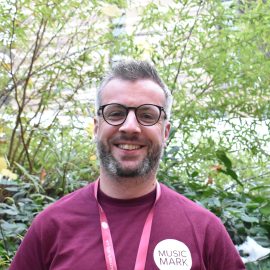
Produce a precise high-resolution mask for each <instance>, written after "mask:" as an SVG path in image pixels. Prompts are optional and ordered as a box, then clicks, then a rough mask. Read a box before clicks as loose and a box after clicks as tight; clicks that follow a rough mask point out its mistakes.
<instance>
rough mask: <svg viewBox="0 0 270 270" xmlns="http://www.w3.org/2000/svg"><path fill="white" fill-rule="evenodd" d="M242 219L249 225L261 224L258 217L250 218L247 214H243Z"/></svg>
mask: <svg viewBox="0 0 270 270" xmlns="http://www.w3.org/2000/svg"><path fill="white" fill-rule="evenodd" d="M241 219H242V220H243V221H245V222H248V223H259V219H258V218H256V217H250V216H248V215H246V214H242V215H241Z"/></svg>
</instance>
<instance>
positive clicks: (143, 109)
mask: <svg viewBox="0 0 270 270" xmlns="http://www.w3.org/2000/svg"><path fill="white" fill-rule="evenodd" d="M130 110H134V112H135V115H136V118H137V121H138V123H140V124H141V125H143V126H153V125H155V124H156V123H157V122H158V121H159V119H160V116H161V112H163V113H164V119H166V118H167V115H166V112H165V110H164V108H163V107H161V106H158V105H154V104H143V105H140V106H139V107H127V106H124V105H122V104H118V103H110V104H106V105H102V106H100V107H99V109H98V115H99V116H100V115H101V114H102V116H103V118H104V120H105V121H106V122H107V123H108V124H109V125H112V126H119V125H122V124H123V123H124V122H125V121H126V119H127V116H128V113H129V111H130Z"/></svg>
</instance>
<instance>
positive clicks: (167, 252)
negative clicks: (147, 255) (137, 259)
mask: <svg viewBox="0 0 270 270" xmlns="http://www.w3.org/2000/svg"><path fill="white" fill-rule="evenodd" d="M154 261H155V263H156V265H157V267H158V268H159V269H160V270H190V269H191V266H192V259H191V254H190V251H189V248H188V247H187V246H186V245H185V244H184V243H183V242H181V241H178V240H175V239H166V240H163V241H161V242H159V243H158V244H157V245H156V247H155V249H154Z"/></svg>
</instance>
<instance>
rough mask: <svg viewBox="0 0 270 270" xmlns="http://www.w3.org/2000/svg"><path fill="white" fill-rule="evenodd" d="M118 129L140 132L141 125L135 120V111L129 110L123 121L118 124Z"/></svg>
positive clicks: (127, 131) (126, 131)
mask: <svg viewBox="0 0 270 270" xmlns="http://www.w3.org/2000/svg"><path fill="white" fill-rule="evenodd" d="M119 131H121V132H125V133H140V132H141V126H140V124H139V123H138V121H137V118H136V115H135V112H134V111H133V110H130V111H129V112H128V115H127V118H126V120H125V122H124V123H123V124H122V125H121V126H120V128H119Z"/></svg>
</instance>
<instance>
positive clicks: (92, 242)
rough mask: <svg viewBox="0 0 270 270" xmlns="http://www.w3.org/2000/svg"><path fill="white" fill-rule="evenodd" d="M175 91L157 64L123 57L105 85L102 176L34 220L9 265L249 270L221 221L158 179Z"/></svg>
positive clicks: (100, 122)
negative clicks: (162, 78) (159, 70)
mask: <svg viewBox="0 0 270 270" xmlns="http://www.w3.org/2000/svg"><path fill="white" fill-rule="evenodd" d="M171 105H172V96H171V93H170V91H169V90H168V88H167V87H166V86H165V84H164V83H163V82H162V80H161V79H160V77H159V76H158V74H157V71H156V70H155V68H154V67H153V66H152V65H151V64H149V63H148V62H144V61H133V60H132V61H123V62H120V63H119V64H117V65H116V66H115V67H114V68H113V69H112V71H111V72H110V73H108V74H107V76H106V77H105V78H104V80H103V82H102V84H101V86H100V88H99V89H98V91H97V99H96V118H95V138H96V144H97V153H98V157H99V160H100V177H99V179H98V180H96V181H95V182H93V183H90V184H89V185H87V186H86V187H84V188H82V189H79V190H77V191H75V192H73V193H71V194H69V195H67V196H65V197H64V198H62V199H60V200H59V201H58V202H56V203H54V204H53V205H51V206H49V207H48V208H47V209H46V210H44V211H43V212H42V213H40V214H39V215H38V216H37V217H36V218H35V219H34V221H33V223H32V225H31V227H30V229H29V230H28V233H27V234H26V236H25V238H24V240H23V242H22V244H21V246H20V248H19V250H18V252H17V254H16V256H15V258H14V260H13V262H12V264H11V267H10V270H29V269H35V270H67V269H78V270H86V269H87V270H89V269H93V270H104V269H107V270H117V269H118V270H134V269H135V270H144V269H146V270H155V269H157V270H158V269H160V270H174V269H175V270H243V269H245V267H244V265H243V263H242V261H241V259H240V257H239V255H238V253H237V251H236V249H235V247H234V245H233V243H232V241H231V239H230V237H229V236H228V234H227V232H226V230H225V228H224V226H223V225H222V223H221V222H220V220H219V219H218V218H217V217H216V216H214V215H213V214H212V213H210V212H209V211H207V210H206V209H203V208H201V207H200V206H198V205H197V204H195V203H193V202H191V201H190V200H188V199H187V198H185V197H183V196H182V195H180V194H178V193H176V192H174V191H172V190H170V189H169V188H167V187H166V186H164V185H162V184H159V182H158V180H157V178H156V174H157V170H158V166H159V161H160V159H161V157H162V153H163V149H164V147H165V144H166V140H167V139H168V136H169V132H170V122H169V119H170V111H171Z"/></svg>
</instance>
